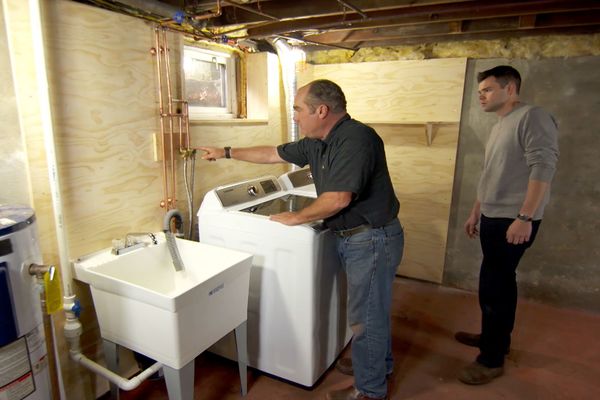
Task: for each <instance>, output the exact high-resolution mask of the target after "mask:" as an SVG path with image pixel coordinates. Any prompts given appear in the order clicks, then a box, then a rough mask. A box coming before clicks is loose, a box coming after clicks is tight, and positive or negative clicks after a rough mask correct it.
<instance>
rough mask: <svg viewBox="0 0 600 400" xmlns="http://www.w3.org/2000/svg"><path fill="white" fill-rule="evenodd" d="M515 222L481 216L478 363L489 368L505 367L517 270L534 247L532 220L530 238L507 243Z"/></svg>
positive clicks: (513, 318)
mask: <svg viewBox="0 0 600 400" xmlns="http://www.w3.org/2000/svg"><path fill="white" fill-rule="evenodd" d="M513 221H514V219H512V218H488V217H486V216H485V215H482V216H481V222H480V234H479V237H480V241H481V250H482V252H483V261H482V263H481V272H480V274H479V306H480V307H481V341H480V344H479V348H480V350H481V353H480V354H479V356H478V357H477V361H478V362H479V363H480V364H483V365H485V366H486V367H489V368H496V367H500V366H502V365H503V364H504V355H505V354H506V352H507V350H508V349H509V347H510V334H511V333H512V330H513V327H514V325H515V312H516V310H517V275H516V269H517V266H518V265H519V260H521V257H522V256H523V254H524V253H525V250H527V249H528V248H529V246H531V245H532V244H533V241H534V239H535V236H536V234H537V231H538V229H539V226H540V223H541V220H538V221H533V222H532V224H533V227H532V231H531V237H530V238H529V241H528V242H525V243H523V244H510V243H508V242H507V241H506V231H507V230H508V227H509V226H510V224H512V223H513Z"/></svg>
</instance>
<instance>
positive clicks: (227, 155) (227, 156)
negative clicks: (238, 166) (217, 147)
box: [223, 146, 231, 158]
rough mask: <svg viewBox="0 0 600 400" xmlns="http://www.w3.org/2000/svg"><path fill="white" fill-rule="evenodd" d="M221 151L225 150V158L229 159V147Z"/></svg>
mask: <svg viewBox="0 0 600 400" xmlns="http://www.w3.org/2000/svg"><path fill="white" fill-rule="evenodd" d="M223 149H224V150H225V158H231V146H225V147H224V148H223Z"/></svg>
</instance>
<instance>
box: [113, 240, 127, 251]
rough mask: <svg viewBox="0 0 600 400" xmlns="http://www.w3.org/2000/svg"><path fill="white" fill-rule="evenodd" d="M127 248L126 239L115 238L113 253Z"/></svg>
mask: <svg viewBox="0 0 600 400" xmlns="http://www.w3.org/2000/svg"><path fill="white" fill-rule="evenodd" d="M124 248H125V240H124V239H113V240H112V251H113V253H116V252H118V251H119V250H122V249H124Z"/></svg>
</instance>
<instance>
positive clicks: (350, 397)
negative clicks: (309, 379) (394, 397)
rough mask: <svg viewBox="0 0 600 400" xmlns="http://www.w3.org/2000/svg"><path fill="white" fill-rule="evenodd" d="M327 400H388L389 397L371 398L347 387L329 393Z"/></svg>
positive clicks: (351, 387) (352, 387)
mask: <svg viewBox="0 0 600 400" xmlns="http://www.w3.org/2000/svg"><path fill="white" fill-rule="evenodd" d="M327 400H387V396H386V397H383V398H382V399H376V398H375V397H369V396H366V395H364V394H362V393H361V392H359V391H358V390H356V389H355V388H354V386H350V387H347V388H346V389H342V390H334V391H331V392H329V393H327Z"/></svg>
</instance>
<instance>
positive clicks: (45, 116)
mask: <svg viewBox="0 0 600 400" xmlns="http://www.w3.org/2000/svg"><path fill="white" fill-rule="evenodd" d="M29 18H30V20H31V36H32V41H33V55H34V58H35V75H36V78H37V87H38V96H39V106H40V118H41V122H42V130H43V133H44V148H45V150H46V162H47V164H48V176H49V181H50V193H51V196H52V207H53V211H54V224H55V225H56V241H57V243H58V256H59V260H60V267H61V268H60V272H61V276H62V281H63V294H64V297H65V298H72V295H73V290H72V288H71V285H72V280H73V278H72V276H71V266H70V264H69V249H68V246H67V232H66V228H65V226H64V224H63V222H64V217H63V207H62V196H61V190H60V179H59V176H58V165H57V161H56V148H55V145H54V129H53V126H52V110H51V108H50V95H49V92H48V76H47V74H46V53H45V49H44V36H43V34H42V18H41V15H40V2H39V0H29Z"/></svg>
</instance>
